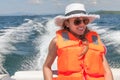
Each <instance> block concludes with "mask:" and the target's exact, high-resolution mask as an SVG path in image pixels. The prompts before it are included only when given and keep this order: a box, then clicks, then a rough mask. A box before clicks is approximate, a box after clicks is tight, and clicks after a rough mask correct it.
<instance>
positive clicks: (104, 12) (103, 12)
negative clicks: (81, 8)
mask: <svg viewBox="0 0 120 80" xmlns="http://www.w3.org/2000/svg"><path fill="white" fill-rule="evenodd" d="M90 13H94V14H120V11H106V10H100V11H96V12H90Z"/></svg>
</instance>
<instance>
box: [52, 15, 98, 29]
mask: <svg viewBox="0 0 120 80" xmlns="http://www.w3.org/2000/svg"><path fill="white" fill-rule="evenodd" d="M73 17H87V18H88V19H89V23H91V22H93V21H94V20H95V19H97V18H98V19H99V18H100V16H99V15H94V14H73V15H70V16H62V15H59V16H56V17H55V19H54V21H55V24H56V26H59V27H62V26H63V22H64V21H65V20H66V19H69V18H73Z"/></svg>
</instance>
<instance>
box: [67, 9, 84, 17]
mask: <svg viewBox="0 0 120 80" xmlns="http://www.w3.org/2000/svg"><path fill="white" fill-rule="evenodd" d="M78 13H82V14H86V12H85V11H82V10H75V11H71V12H69V13H67V14H65V16H70V15H72V14H78Z"/></svg>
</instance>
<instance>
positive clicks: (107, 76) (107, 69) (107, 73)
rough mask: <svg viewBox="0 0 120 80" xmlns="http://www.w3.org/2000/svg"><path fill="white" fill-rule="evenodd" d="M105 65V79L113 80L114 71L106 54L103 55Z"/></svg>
mask: <svg viewBox="0 0 120 80" xmlns="http://www.w3.org/2000/svg"><path fill="white" fill-rule="evenodd" d="M103 66H104V69H105V80H113V75H112V71H111V69H110V66H109V64H108V62H107V59H106V57H105V55H103Z"/></svg>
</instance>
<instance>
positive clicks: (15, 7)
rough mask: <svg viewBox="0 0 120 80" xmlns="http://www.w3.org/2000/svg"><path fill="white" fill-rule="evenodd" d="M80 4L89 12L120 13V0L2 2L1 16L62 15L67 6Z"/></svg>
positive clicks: (7, 0) (0, 2) (22, 0)
mask: <svg viewBox="0 0 120 80" xmlns="http://www.w3.org/2000/svg"><path fill="white" fill-rule="evenodd" d="M76 2H80V3H83V4H85V8H86V10H87V11H88V12H90V11H96V10H114V11H118V10H119V11H120V0H0V15H9V14H10V15H11V14H38V15H44V14H45V15H46V14H61V13H64V10H65V7H66V5H68V4H70V3H76Z"/></svg>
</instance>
